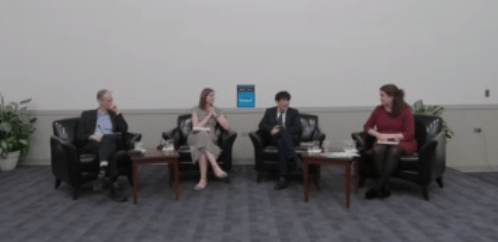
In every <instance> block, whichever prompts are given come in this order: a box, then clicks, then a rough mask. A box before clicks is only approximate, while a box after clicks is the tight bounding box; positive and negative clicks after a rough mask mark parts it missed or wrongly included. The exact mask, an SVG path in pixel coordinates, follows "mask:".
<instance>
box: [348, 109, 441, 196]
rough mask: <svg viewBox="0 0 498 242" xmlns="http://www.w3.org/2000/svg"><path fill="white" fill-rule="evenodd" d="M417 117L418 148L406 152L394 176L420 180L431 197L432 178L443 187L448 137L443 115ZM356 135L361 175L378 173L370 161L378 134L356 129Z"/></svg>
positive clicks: (373, 175)
mask: <svg viewBox="0 0 498 242" xmlns="http://www.w3.org/2000/svg"><path fill="white" fill-rule="evenodd" d="M414 118H415V139H416V140H417V145H418V149H417V152H416V153H414V154H411V155H404V156H402V157H401V158H400V163H399V166H398V168H397V170H396V172H395V173H394V175H393V176H394V177H397V178H401V179H403V180H407V181H411V182H414V183H417V184H419V185H420V186H421V188H422V195H423V197H424V199H425V200H429V193H428V190H427V187H428V185H429V184H430V183H431V182H432V181H434V180H436V181H437V183H438V185H439V186H440V187H441V188H442V187H443V173H444V171H445V169H446V137H445V133H444V131H443V130H442V122H443V120H442V119H441V118H440V117H434V116H428V115H420V114H415V115H414ZM352 137H353V139H354V140H355V142H356V145H357V148H358V150H359V152H360V154H361V158H360V176H362V177H364V178H367V177H375V176H377V172H376V171H373V170H374V169H375V168H373V167H374V166H370V165H369V164H372V163H373V159H372V158H373V157H372V145H373V143H374V142H375V138H374V137H373V136H370V135H368V134H367V133H365V132H359V133H353V134H352ZM372 169H373V170H372Z"/></svg>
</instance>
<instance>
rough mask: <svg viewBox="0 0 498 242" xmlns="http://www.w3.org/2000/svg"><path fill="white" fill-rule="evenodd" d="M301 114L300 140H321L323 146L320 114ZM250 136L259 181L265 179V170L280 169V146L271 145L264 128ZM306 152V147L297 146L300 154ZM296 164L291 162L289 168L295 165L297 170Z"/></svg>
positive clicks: (297, 151) (251, 133)
mask: <svg viewBox="0 0 498 242" xmlns="http://www.w3.org/2000/svg"><path fill="white" fill-rule="evenodd" d="M299 116H300V117H299V118H300V121H301V135H300V138H299V142H300V143H301V142H309V141H320V146H321V145H322V142H323V140H325V134H324V133H322V132H321V131H320V128H319V127H318V116H316V115H311V114H300V115H299ZM249 137H250V138H251V141H252V144H253V146H254V157H255V163H256V166H255V168H256V171H257V172H258V177H257V179H256V181H257V182H258V183H259V182H261V180H262V179H263V175H264V172H266V171H268V170H272V169H273V170H276V169H278V164H279V158H278V148H277V147H275V146H273V145H270V142H271V137H270V136H269V135H267V134H265V133H264V132H263V131H262V130H258V131H254V132H250V133H249ZM304 152H307V150H306V148H303V147H296V153H297V154H298V155H301V154H302V153H304ZM296 165H297V164H291V166H290V167H289V169H292V167H294V170H295V169H296V167H297V166H296Z"/></svg>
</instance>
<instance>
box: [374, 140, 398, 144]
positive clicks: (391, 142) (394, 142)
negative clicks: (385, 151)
mask: <svg viewBox="0 0 498 242" xmlns="http://www.w3.org/2000/svg"><path fill="white" fill-rule="evenodd" d="M377 144H382V145H398V144H399V141H390V140H388V141H381V140H379V141H377Z"/></svg>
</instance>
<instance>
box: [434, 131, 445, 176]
mask: <svg viewBox="0 0 498 242" xmlns="http://www.w3.org/2000/svg"><path fill="white" fill-rule="evenodd" d="M435 140H437V146H436V150H435V157H434V159H435V161H434V163H433V164H432V169H433V171H432V175H433V178H439V177H440V176H441V175H442V174H443V173H444V171H445V170H446V134H445V133H444V131H441V132H440V133H439V134H438V135H437V136H436V137H435Z"/></svg>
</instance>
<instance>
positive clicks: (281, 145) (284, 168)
mask: <svg viewBox="0 0 498 242" xmlns="http://www.w3.org/2000/svg"><path fill="white" fill-rule="evenodd" d="M297 143H298V141H297V140H294V139H293V138H292V134H291V133H290V132H289V131H287V130H286V129H283V130H281V131H280V132H279V133H277V134H276V135H274V136H273V137H272V144H273V145H275V146H277V148H278V156H279V161H280V162H279V168H280V176H287V175H288V174H289V163H288V161H289V159H291V158H294V157H296V151H295V148H294V147H295V146H296V145H297Z"/></svg>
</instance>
